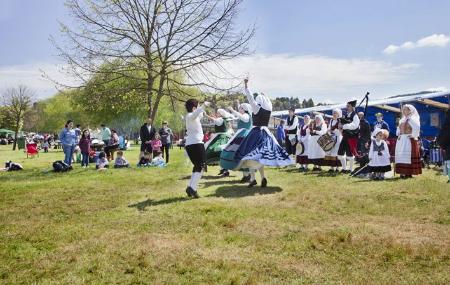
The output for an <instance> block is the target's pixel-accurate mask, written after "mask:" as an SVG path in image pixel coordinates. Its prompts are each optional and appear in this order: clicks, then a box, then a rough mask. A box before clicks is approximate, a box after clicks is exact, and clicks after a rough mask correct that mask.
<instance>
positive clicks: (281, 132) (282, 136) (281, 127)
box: [276, 120, 286, 146]
mask: <svg viewBox="0 0 450 285" xmlns="http://www.w3.org/2000/svg"><path fill="white" fill-rule="evenodd" d="M285 138H286V133H285V132H284V120H281V121H280V124H279V125H278V126H277V132H276V139H277V141H278V144H279V145H280V146H283V145H284V139H285Z"/></svg>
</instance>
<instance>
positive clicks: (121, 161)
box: [114, 150, 130, 168]
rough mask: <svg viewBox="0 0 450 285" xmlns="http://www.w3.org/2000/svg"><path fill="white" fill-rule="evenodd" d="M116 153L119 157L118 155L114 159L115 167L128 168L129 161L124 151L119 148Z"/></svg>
mask: <svg viewBox="0 0 450 285" xmlns="http://www.w3.org/2000/svg"><path fill="white" fill-rule="evenodd" d="M116 155H117V157H116V160H115V161H114V168H126V167H129V166H130V164H129V163H128V161H127V160H126V159H125V157H124V156H123V151H121V150H119V151H118V152H117V153H116Z"/></svg>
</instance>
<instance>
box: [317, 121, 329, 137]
mask: <svg viewBox="0 0 450 285" xmlns="http://www.w3.org/2000/svg"><path fill="white" fill-rule="evenodd" d="M326 133H327V125H326V124H325V123H324V124H322V127H321V128H320V131H316V134H317V135H319V136H322V135H324V134H326Z"/></svg>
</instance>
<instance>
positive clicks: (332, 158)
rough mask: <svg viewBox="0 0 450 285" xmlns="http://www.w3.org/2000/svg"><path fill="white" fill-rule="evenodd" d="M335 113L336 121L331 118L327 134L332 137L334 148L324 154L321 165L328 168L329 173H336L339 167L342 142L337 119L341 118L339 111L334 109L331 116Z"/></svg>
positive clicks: (340, 111)
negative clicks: (334, 142) (339, 152)
mask: <svg viewBox="0 0 450 285" xmlns="http://www.w3.org/2000/svg"><path fill="white" fill-rule="evenodd" d="M334 113H336V114H337V117H336V119H335V118H334V117H333V118H331V119H330V121H329V122H328V133H329V134H330V135H331V136H333V138H334V139H335V141H336V144H335V145H334V147H333V148H332V149H331V150H330V151H328V152H327V153H326V154H325V158H324V163H323V165H326V166H330V167H331V168H330V170H329V172H332V171H338V167H339V166H341V162H340V161H339V159H338V151H339V146H340V145H341V141H342V133H341V131H340V130H339V119H340V118H341V117H342V110H341V109H334V110H333V114H334Z"/></svg>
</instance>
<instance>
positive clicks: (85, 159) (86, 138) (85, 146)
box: [78, 130, 91, 168]
mask: <svg viewBox="0 0 450 285" xmlns="http://www.w3.org/2000/svg"><path fill="white" fill-rule="evenodd" d="M78 146H79V147H80V151H81V157H82V159H81V167H83V168H86V167H88V164H89V152H90V150H91V136H90V134H89V131H88V130H83V134H82V135H81V138H80V141H79V142H78Z"/></svg>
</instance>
